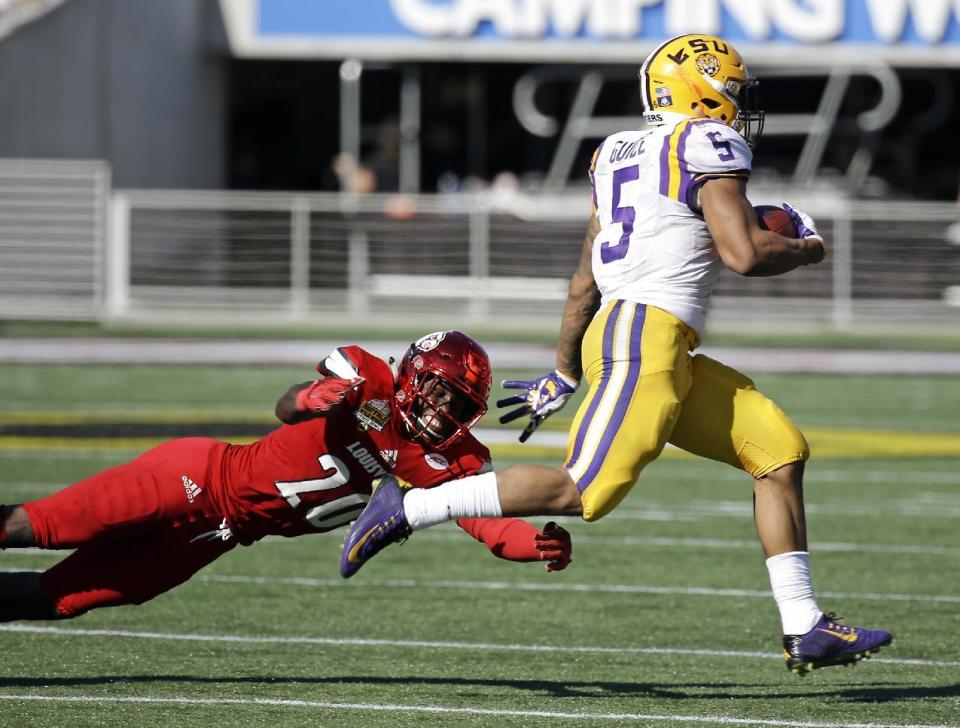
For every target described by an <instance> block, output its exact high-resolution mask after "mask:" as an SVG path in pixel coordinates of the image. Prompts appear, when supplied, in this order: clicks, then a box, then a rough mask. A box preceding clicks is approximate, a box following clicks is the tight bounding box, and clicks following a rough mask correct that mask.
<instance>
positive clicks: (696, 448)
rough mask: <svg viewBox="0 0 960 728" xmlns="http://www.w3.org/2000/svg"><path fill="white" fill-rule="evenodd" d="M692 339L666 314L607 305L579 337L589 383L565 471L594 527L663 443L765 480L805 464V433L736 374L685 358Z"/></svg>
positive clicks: (638, 307) (714, 363)
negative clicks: (790, 466)
mask: <svg viewBox="0 0 960 728" xmlns="http://www.w3.org/2000/svg"><path fill="white" fill-rule="evenodd" d="M695 343H696V334H695V333H694V332H693V330H692V329H691V328H690V327H689V326H687V325H686V324H685V323H683V322H682V321H680V320H679V319H678V318H676V317H675V316H672V315H671V314H669V313H667V312H666V311H664V310H662V309H659V308H655V307H654V306H646V305H643V304H637V303H632V302H630V301H620V300H618V301H612V302H610V303H609V304H608V305H607V306H606V307H604V309H603V310H602V311H601V312H600V313H598V314H597V316H596V318H594V320H593V322H592V323H591V324H590V327H589V328H588V329H587V331H586V334H585V336H584V339H583V349H582V358H583V370H584V374H585V376H586V378H587V380H588V382H589V384H590V388H589V390H588V391H587V396H586V398H585V399H584V400H583V403H582V404H581V405H580V409H579V410H578V411H577V414H576V417H575V418H574V421H573V426H572V427H571V429H570V438H569V440H568V443H567V460H566V463H565V466H564V467H566V468H567V469H568V470H569V471H570V475H571V477H572V478H573V479H574V481H575V482H576V484H577V487H578V488H579V490H580V494H581V498H582V500H583V518H584V519H585V520H587V521H595V520H596V519H598V518H600V517H601V516H604V515H606V514H607V513H609V512H610V511H611V510H613V509H614V508H615V507H616V505H617V504H618V503H619V502H620V501H621V500H623V498H624V497H625V496H626V495H627V493H629V492H630V488H632V487H633V484H634V483H635V482H636V481H637V478H638V477H639V476H640V472H641V471H642V470H643V468H644V467H645V466H646V465H647V464H648V463H650V462H651V461H653V460H654V459H655V458H656V457H657V456H658V455H659V454H660V452H661V451H662V450H663V447H664V445H665V444H666V443H667V442H669V443H671V444H673V445H676V446H677V447H679V448H682V449H684V450H686V451H687V452H690V453H693V454H694V455H700V456H702V457H705V458H710V459H711V460H719V461H720V462H724V463H728V464H729V465H732V466H734V467H736V468H740V469H742V470H745V471H747V472H748V473H750V474H751V475H752V476H753V477H755V478H758V477H762V476H764V475H766V474H768V473H771V472H773V471H774V470H776V469H777V468H779V467H782V466H783V465H786V464H788V463H791V462H796V461H799V460H806V459H807V457H809V454H810V450H809V448H808V446H807V442H806V440H805V439H804V437H803V435H802V434H801V433H800V431H799V430H798V429H797V427H796V426H795V425H794V424H793V422H791V421H790V418H789V417H787V416H786V415H785V414H784V413H783V411H782V410H781V409H780V408H779V407H777V405H776V404H774V403H773V402H772V401H771V400H770V399H768V398H767V397H765V396H764V395H763V394H761V393H760V392H758V391H757V390H756V388H755V387H754V385H753V382H752V381H751V380H750V379H748V378H747V377H745V376H744V375H742V374H740V372H738V371H736V370H734V369H731V368H729V367H726V366H724V365H723V364H720V363H719V362H717V361H715V360H713V359H710V358H709V357H706V356H703V355H699V354H698V355H697V356H691V355H690V349H691V348H692V347H693V346H694V345H695Z"/></svg>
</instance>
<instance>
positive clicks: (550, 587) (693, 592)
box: [194, 574, 960, 604]
mask: <svg viewBox="0 0 960 728" xmlns="http://www.w3.org/2000/svg"><path fill="white" fill-rule="evenodd" d="M194 579H195V580H200V581H212V582H222V583H234V584H284V585H288V586H314V587H349V588H351V589H356V588H362V587H367V588H374V589H384V588H409V589H480V590H487V591H507V590H511V589H512V590H516V591H533V592H539V591H549V592H558V591H559V592H563V591H570V592H590V593H607V594H661V595H665V594H666V595H677V594H679V595H683V596H705V597H737V598H741V597H757V598H763V599H770V598H772V597H773V594H772V593H771V592H769V591H763V590H760V589H714V588H710V587H675V586H644V585H639V584H569V583H560V584H542V583H540V584H535V583H529V582H507V581H457V580H438V581H428V580H422V579H382V580H370V579H364V580H360V581H351V582H347V581H344V580H343V579H317V578H312V577H305V576H294V577H275V576H232V575H227V574H199V575H197V576H195V577H194ZM818 596H821V597H828V598H830V599H854V600H856V599H862V600H866V601H881V602H882V601H890V602H934V603H940V604H960V596H954V595H952V594H877V593H872V592H838V591H822V592H818Z"/></svg>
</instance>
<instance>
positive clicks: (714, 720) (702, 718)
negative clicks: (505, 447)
mask: <svg viewBox="0 0 960 728" xmlns="http://www.w3.org/2000/svg"><path fill="white" fill-rule="evenodd" d="M0 700H10V701H31V700H32V701H38V702H50V703H137V704H148V705H149V704H158V705H255V706H275V707H288V708H314V709H320V710H355V711H367V712H390V713H431V714H441V715H463V716H489V717H502V718H504V717H518V718H552V719H560V720H577V721H582V720H619V721H657V722H659V721H670V722H676V721H684V722H688V723H706V724H710V725H759V726H788V727H789V728H841V727H842V728H950V726H946V725H945V724H943V723H939V724H930V723H912V724H907V723H833V722H817V721H792V720H782V719H777V720H763V719H760V718H735V717H729V716H724V715H680V714H673V715H671V714H658V713H586V712H578V713H573V712H562V711H553V710H510V709H508V708H480V707H470V708H463V707H452V706H444V705H403V704H396V703H331V702H327V701H319V700H285V699H281V698H187V697H177V696H171V697H167V696H150V695H115V696H96V695H35V694H34V695H30V694H27V695H16V694H7V695H3V694H0Z"/></svg>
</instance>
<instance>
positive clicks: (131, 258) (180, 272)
mask: <svg viewBox="0 0 960 728" xmlns="http://www.w3.org/2000/svg"><path fill="white" fill-rule="evenodd" d="M51 164H52V163H51ZM10 169H11V168H10V166H9V165H3V164H0V253H2V262H0V280H2V283H3V289H2V291H0V318H8V319H9V318H99V319H101V320H104V321H125V322H144V323H146V322H152V323H167V324H172V325H184V326H188V325H194V324H203V325H209V324H215V325H223V326H230V325H232V324H258V323H259V324H264V325H274V324H283V323H309V324H313V325H318V326H322V325H327V326H338V327H343V326H351V327H355V328H356V329H357V330H364V329H365V330H374V329H377V330H382V329H384V328H388V327H393V326H406V327H407V328H411V327H412V328H423V327H429V326H436V327H450V326H462V327H464V328H467V327H470V328H478V327H481V326H482V327H484V328H487V329H505V330H506V329H531V328H548V329H550V330H555V329H556V327H557V325H558V323H559V313H560V308H561V305H562V301H563V299H564V296H565V295H566V285H567V279H568V277H569V274H570V272H571V271H572V270H573V269H574V267H575V266H576V264H577V261H578V258H579V255H580V248H581V241H582V239H583V232H584V229H585V225H586V221H587V218H588V216H589V195H588V194H585V193H584V192H583V191H581V192H579V193H577V194H575V195H568V196H532V195H524V194H520V193H515V194H511V195H508V196H506V197H500V196H495V195H490V194H483V195H457V196H449V197H448V196H437V195H423V196H414V197H410V196H405V197H399V196H389V195H369V196H364V197H356V196H344V195H338V194H296V193H239V192H198V191H156V190H153V191H151V190H119V191H116V192H114V193H113V195H112V197H111V198H110V199H111V202H110V207H109V215H108V216H107V217H108V219H109V230H108V233H107V232H105V230H104V227H105V226H104V219H105V216H104V214H103V200H104V199H106V194H107V193H106V189H107V179H108V177H107V172H106V170H105V168H103V167H97V166H96V165H94V166H92V167H89V168H84V170H83V174H81V173H80V171H81V170H80V168H77V169H76V170H74V172H75V174H76V176H75V177H70V176H69V175H66V176H64V175H63V174H61V175H60V176H59V177H57V179H59V180H60V182H58V183H56V184H55V183H53V182H51V181H50V178H46V177H45V178H42V181H40V182H39V183H37V184H32V183H30V179H33V178H32V177H30V175H29V174H26V173H23V174H22V176H21V177H19V178H15V177H14V176H11V172H10ZM61 172H62V170H61ZM31 174H37V172H36V171H35V170H34V171H33V172H31ZM51 174H52V173H51ZM7 180H15V181H14V182H9V183H8V182H7ZM64 180H72V181H71V185H73V184H74V183H75V184H76V185H79V187H74V186H70V185H67V182H66V181H64ZM751 197H752V199H753V201H754V202H755V203H757V204H761V203H768V202H773V203H779V202H782V200H783V199H785V198H786V199H790V200H791V201H792V202H795V203H796V204H798V205H799V206H801V207H803V208H804V209H806V210H807V211H808V212H810V213H811V214H812V215H813V216H814V217H815V218H816V219H817V220H818V222H819V224H820V227H821V229H822V230H823V232H824V233H825V234H826V235H827V237H828V239H829V240H830V241H831V243H832V244H831V257H830V259H829V262H828V263H827V265H825V266H811V267H808V268H803V269H800V270H797V271H794V272H792V273H791V274H789V275H787V276H781V277H774V278H764V279H744V278H740V277H738V276H735V275H733V274H732V273H727V272H725V273H724V275H722V276H721V278H720V281H719V283H718V289H717V294H716V299H715V305H714V310H713V313H712V315H711V320H710V326H711V328H712V329H713V330H715V331H730V330H740V331H773V330H777V331H780V330H801V329H806V330H835V331H872V332H903V331H907V332H916V333H921V332H923V333H947V334H956V333H958V332H960V307H958V302H960V301H958V299H960V295H958V294H957V291H958V290H960V289H958V286H960V246H957V245H956V243H955V242H951V237H950V235H949V233H948V228H949V226H950V225H951V224H953V223H955V222H956V219H957V211H956V209H955V207H954V206H953V205H952V204H948V203H918V202H891V201H876V202H856V201H849V200H845V199H844V198H843V197H842V195H838V194H833V193H831V192H830V191H829V190H827V191H823V192H820V193H811V192H807V193H806V194H803V195H797V194H789V195H786V196H784V195H781V194H780V193H779V192H778V190H776V189H775V188H772V187H769V186H768V187H764V186H762V185H759V186H757V187H756V189H752V190H751ZM25 209H26V210H29V211H30V213H29V215H30V217H29V225H27V226H26V227H22V229H21V228H20V227H18V225H20V221H21V220H22V217H21V213H22V212H23V211H24V210H25ZM67 250H69V255H68V253H67V252H66V251H67ZM68 281H70V282H72V283H71V284H70V285H73V287H72V288H71V287H70V285H68V283H67V282H68ZM78 281H79V282H78Z"/></svg>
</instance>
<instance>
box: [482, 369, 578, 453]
mask: <svg viewBox="0 0 960 728" xmlns="http://www.w3.org/2000/svg"><path fill="white" fill-rule="evenodd" d="M579 384H580V382H578V381H577V380H576V379H573V378H571V377H568V376H567V375H566V374H563V373H561V372H560V371H559V370H554V371H552V372H550V373H549V374H546V375H544V376H542V377H540V378H539V379H534V380H532V381H524V380H515V379H507V380H504V381H503V382H501V385H502V386H503V388H504V389H525V390H526V391H525V392H524V393H523V394H517V395H514V396H512V397H506V398H504V399H501V400H497V407H510V406H512V405H515V404H519V405H522V406H521V407H518V408H517V409H515V410H513V411H512V412H507V413H506V414H504V415H502V416H501V417H500V424H501V425H505V424H507V423H508V422H513V420H515V419H518V418H520V417H523V416H524V415H526V414H529V415H530V422H529V423H527V426H526V427H525V428H524V429H523V432H521V433H520V442H526V441H527V439H528V438H529V437H530V435H532V434H533V431H534V430H536V429H537V428H538V427H540V423H541V422H543V421H544V420H545V419H547V417H549V416H550V415H552V414H553V413H554V412H556V411H557V410H558V409H560V408H561V407H563V405H565V404H566V403H567V400H568V399H570V395H571V394H573V393H574V392H575V391H576V390H577V386H578V385H579Z"/></svg>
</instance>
